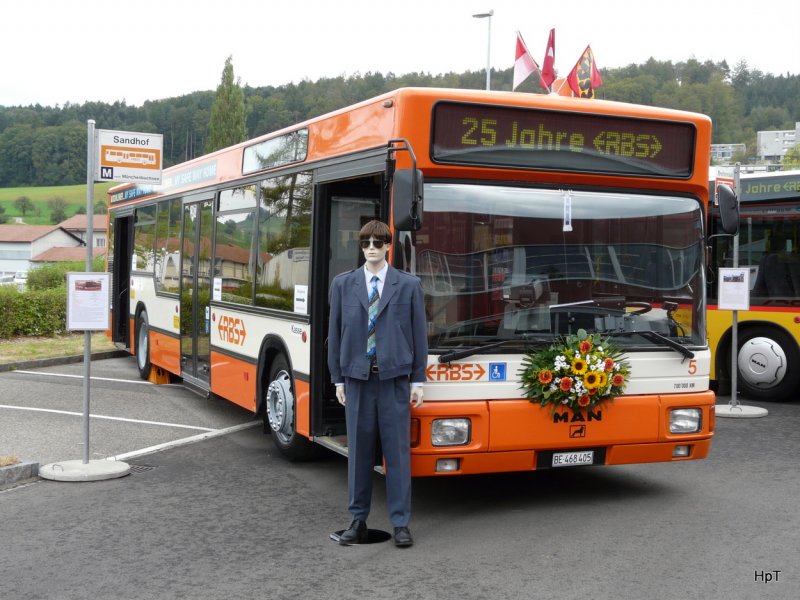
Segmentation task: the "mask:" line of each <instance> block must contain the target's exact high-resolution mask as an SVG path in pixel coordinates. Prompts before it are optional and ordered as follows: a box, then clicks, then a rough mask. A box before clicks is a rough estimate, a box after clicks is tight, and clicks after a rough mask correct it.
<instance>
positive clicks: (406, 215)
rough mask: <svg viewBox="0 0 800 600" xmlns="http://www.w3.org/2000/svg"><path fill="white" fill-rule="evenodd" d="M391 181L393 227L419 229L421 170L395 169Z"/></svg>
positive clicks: (402, 229) (420, 223)
mask: <svg viewBox="0 0 800 600" xmlns="http://www.w3.org/2000/svg"><path fill="white" fill-rule="evenodd" d="M393 181H394V183H393V184H392V198H393V200H394V213H393V216H394V227H395V229H398V230H400V231H419V229H420V228H421V227H422V184H423V179H422V171H420V170H419V169H397V170H396V171H395V172H394V179H393Z"/></svg>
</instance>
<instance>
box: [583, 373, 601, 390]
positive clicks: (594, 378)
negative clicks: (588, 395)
mask: <svg viewBox="0 0 800 600" xmlns="http://www.w3.org/2000/svg"><path fill="white" fill-rule="evenodd" d="M583 385H584V386H586V389H587V390H593V389H595V388H597V387H599V386H600V373H598V372H597V371H589V372H588V373H586V374H585V375H584V376H583Z"/></svg>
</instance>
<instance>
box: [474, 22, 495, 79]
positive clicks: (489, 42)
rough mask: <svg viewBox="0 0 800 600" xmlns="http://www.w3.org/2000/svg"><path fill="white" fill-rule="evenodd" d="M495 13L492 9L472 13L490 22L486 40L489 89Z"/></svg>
mask: <svg viewBox="0 0 800 600" xmlns="http://www.w3.org/2000/svg"><path fill="white" fill-rule="evenodd" d="M493 14H494V10H490V11H489V12H487V13H478V14H476V15H472V16H473V17H475V18H476V19H486V21H487V22H488V24H489V30H488V31H489V34H488V38H487V41H486V89H487V90H488V89H490V87H491V86H490V83H489V76H490V73H491V67H492V62H491V58H492V15H493Z"/></svg>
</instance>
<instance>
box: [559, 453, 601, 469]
mask: <svg viewBox="0 0 800 600" xmlns="http://www.w3.org/2000/svg"><path fill="white" fill-rule="evenodd" d="M591 464H594V450H584V451H581V452H555V453H553V466H554V467H575V466H577V465H591Z"/></svg>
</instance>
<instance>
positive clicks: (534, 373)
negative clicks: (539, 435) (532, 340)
mask: <svg viewBox="0 0 800 600" xmlns="http://www.w3.org/2000/svg"><path fill="white" fill-rule="evenodd" d="M520 376H521V383H522V385H521V386H520V389H522V390H524V393H525V396H526V397H527V398H528V399H529V400H530V401H531V402H538V403H539V404H541V405H542V406H547V405H550V406H551V407H552V409H553V410H555V409H556V408H558V407H559V406H567V407H569V408H571V409H572V410H573V411H574V412H577V411H579V410H581V409H592V408H594V407H595V406H597V405H598V404H602V403H604V402H606V401H609V400H613V399H614V398H616V397H617V396H619V395H621V394H622V392H623V391H624V390H625V385H626V384H627V382H628V377H629V376H630V365H629V364H628V363H627V362H626V361H625V360H623V358H622V350H621V349H620V348H619V347H617V346H616V345H615V344H614V343H613V342H612V341H611V340H610V339H609V338H606V339H602V337H601V336H600V334H599V333H595V334H592V335H589V334H588V333H586V331H585V330H584V329H579V330H578V333H577V335H568V336H567V337H566V338H559V339H557V340H556V341H555V342H553V344H551V345H550V347H548V348H547V349H545V350H539V351H531V352H528V353H527V354H525V356H524V358H523V359H522V370H521V371H520Z"/></svg>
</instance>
